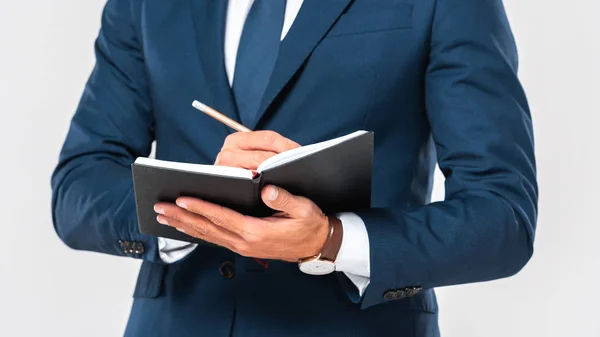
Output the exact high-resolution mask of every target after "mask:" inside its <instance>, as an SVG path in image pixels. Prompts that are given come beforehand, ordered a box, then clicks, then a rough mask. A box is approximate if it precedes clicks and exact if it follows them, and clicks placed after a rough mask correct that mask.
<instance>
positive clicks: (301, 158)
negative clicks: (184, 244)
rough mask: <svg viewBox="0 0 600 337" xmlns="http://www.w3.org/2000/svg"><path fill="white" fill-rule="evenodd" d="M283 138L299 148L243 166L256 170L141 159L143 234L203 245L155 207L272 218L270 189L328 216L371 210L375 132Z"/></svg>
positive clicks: (138, 187) (137, 172)
mask: <svg viewBox="0 0 600 337" xmlns="http://www.w3.org/2000/svg"><path fill="white" fill-rule="evenodd" d="M253 134H254V136H256V135H257V134H258V133H253ZM241 136H245V135H239V134H238V135H237V136H232V137H230V138H229V139H228V140H229V141H230V142H231V141H234V142H235V141H236V140H235V138H240V139H242V138H244V137H241ZM248 136H249V135H248ZM252 138H255V139H256V137H247V139H248V140H249V141H250V142H251V141H252V140H251V139H252ZM279 138H280V140H279V143H278V145H275V147H276V148H283V149H285V148H286V147H287V148H292V147H295V148H294V149H292V150H289V151H285V152H282V153H279V154H277V155H274V156H272V157H270V158H269V159H267V160H265V161H264V162H262V164H260V165H259V166H258V167H252V165H248V164H247V163H248V161H246V164H245V165H241V166H242V167H248V168H250V170H249V169H244V168H240V167H227V166H214V165H198V164H191V163H178V162H167V161H161V160H156V159H149V158H138V159H137V160H136V162H135V163H134V165H133V176H134V186H135V195H136V201H137V206H138V207H137V209H138V219H139V225H140V230H141V232H143V233H145V234H150V235H155V236H161V237H166V238H173V239H179V240H185V241H190V242H198V243H201V242H202V240H199V239H198V238H197V237H194V235H191V236H190V235H187V234H184V233H180V232H178V231H176V230H175V229H174V228H172V227H169V226H163V225H160V224H158V222H157V220H156V212H154V210H153V206H154V204H155V203H157V202H161V201H163V202H171V203H172V202H174V201H175V200H176V199H177V198H178V197H182V196H190V197H195V198H198V199H201V200H205V201H209V202H211V203H215V204H218V205H222V206H225V207H227V208H230V209H232V210H235V211H236V212H240V213H242V214H246V215H252V216H257V217H261V216H268V215H271V214H273V213H274V212H275V211H274V210H273V208H275V207H267V206H268V205H265V202H264V201H263V199H262V198H261V190H262V189H263V187H264V186H267V185H275V186H279V187H281V188H282V189H280V190H281V191H284V192H285V191H286V190H287V191H289V192H291V193H292V194H293V195H299V196H304V197H306V198H308V199H310V200H312V201H313V202H314V203H315V204H316V205H318V206H319V207H320V208H321V210H322V211H323V212H325V213H329V212H341V211H351V210H356V209H360V208H366V207H369V205H370V186H371V162H372V155H373V153H372V146H373V134H372V133H368V132H365V131H357V132H354V133H351V134H349V135H346V136H343V137H339V138H336V139H332V140H329V141H325V142H321V143H317V144H312V145H307V146H304V147H297V144H295V143H294V142H292V141H288V142H287V143H286V142H285V141H281V139H284V138H283V137H281V136H279ZM276 140H277V139H276ZM237 141H239V140H237ZM226 143H227V142H226ZM248 145H249V143H245V144H244V145H243V146H248ZM224 148H227V144H226V145H225V146H224ZM274 151H276V150H275V149H274ZM254 170H256V172H253V171H254ZM188 234H189V233H188ZM196 236H197V235H196Z"/></svg>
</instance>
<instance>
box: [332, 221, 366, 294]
mask: <svg viewBox="0 0 600 337" xmlns="http://www.w3.org/2000/svg"><path fill="white" fill-rule="evenodd" d="M337 217H338V218H339V219H340V221H341V222H342V228H343V231H344V235H343V238H342V245H341V247H340V251H339V253H338V256H337V259H336V260H335V265H336V271H341V272H344V274H346V276H347V277H348V278H349V279H350V281H352V283H354V285H355V286H356V287H357V288H358V293H359V295H360V296H362V295H363V294H364V292H365V290H366V289H367V286H368V285H369V281H370V276H371V260H370V250H369V235H368V233H367V228H366V226H365V223H364V221H363V220H362V219H361V218H360V217H359V216H358V215H356V214H354V213H340V214H338V215H337Z"/></svg>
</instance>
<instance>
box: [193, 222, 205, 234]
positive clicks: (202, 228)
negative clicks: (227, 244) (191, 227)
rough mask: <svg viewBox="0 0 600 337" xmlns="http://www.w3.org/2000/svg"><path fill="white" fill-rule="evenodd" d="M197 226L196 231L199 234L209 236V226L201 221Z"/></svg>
mask: <svg viewBox="0 0 600 337" xmlns="http://www.w3.org/2000/svg"><path fill="white" fill-rule="evenodd" d="M195 227H196V231H197V232H198V234H199V235H201V236H204V237H206V236H208V226H207V225H206V224H205V223H200V224H198V225H196V226H195Z"/></svg>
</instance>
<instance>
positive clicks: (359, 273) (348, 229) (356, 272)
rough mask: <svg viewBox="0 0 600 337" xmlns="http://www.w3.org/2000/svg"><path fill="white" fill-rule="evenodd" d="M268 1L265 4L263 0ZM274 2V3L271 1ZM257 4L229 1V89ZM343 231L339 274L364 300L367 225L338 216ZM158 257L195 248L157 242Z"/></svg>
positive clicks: (174, 257)
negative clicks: (250, 13)
mask: <svg viewBox="0 0 600 337" xmlns="http://www.w3.org/2000/svg"><path fill="white" fill-rule="evenodd" d="M262 1H265V0H262ZM269 1H271V0H269ZM303 1H304V0H287V3H286V8H285V18H284V21H283V28H282V30H281V40H283V39H284V38H285V36H286V35H287V33H288V31H289V30H290V28H291V27H292V24H293V22H294V20H295V19H296V16H297V15H298V12H299V11H300V7H302V3H303ZM253 3H254V0H229V5H228V8H227V23H226V27H225V50H224V53H225V70H226V72H227V78H228V80H229V85H230V86H231V85H232V83H233V76H234V70H235V62H236V56H237V50H238V45H239V43H240V38H241V36H242V30H243V29H244V23H245V22H246V17H247V16H248V12H249V11H250V8H251V7H252V4H253ZM337 216H338V217H339V219H340V221H341V222H342V227H343V231H344V234H343V239H342V246H341V247H340V251H339V253H338V256H337V259H336V261H335V262H336V270H337V271H340V272H344V274H346V276H347V277H348V278H349V279H350V280H351V281H352V282H353V283H354V284H355V285H356V287H357V288H358V291H359V294H360V295H361V296H362V294H363V293H364V291H365V289H366V288H367V286H368V285H369V280H370V278H369V277H370V275H371V269H370V260H369V237H368V234H367V229H366V228H365V223H364V222H363V220H362V219H361V218H360V217H359V216H358V215H356V214H354V213H340V214H337ZM158 248H159V255H160V257H161V259H162V260H163V261H164V262H166V263H173V262H176V261H178V260H180V259H182V258H183V257H185V256H186V255H188V254H189V253H191V252H192V251H193V250H194V249H195V248H196V244H192V243H189V242H183V241H178V240H172V239H165V238H158Z"/></svg>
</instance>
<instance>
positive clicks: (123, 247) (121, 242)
mask: <svg viewBox="0 0 600 337" xmlns="http://www.w3.org/2000/svg"><path fill="white" fill-rule="evenodd" d="M119 246H121V250H122V251H123V253H124V254H125V255H127V254H129V250H130V249H131V242H129V241H124V240H119Z"/></svg>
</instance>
